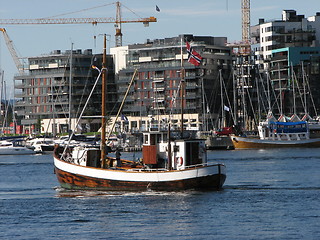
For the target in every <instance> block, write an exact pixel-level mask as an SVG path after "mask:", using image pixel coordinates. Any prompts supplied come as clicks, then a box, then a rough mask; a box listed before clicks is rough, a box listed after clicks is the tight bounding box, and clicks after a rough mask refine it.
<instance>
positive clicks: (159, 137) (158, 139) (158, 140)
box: [157, 134, 161, 143]
mask: <svg viewBox="0 0 320 240" xmlns="http://www.w3.org/2000/svg"><path fill="white" fill-rule="evenodd" d="M160 142H161V134H157V143H160Z"/></svg>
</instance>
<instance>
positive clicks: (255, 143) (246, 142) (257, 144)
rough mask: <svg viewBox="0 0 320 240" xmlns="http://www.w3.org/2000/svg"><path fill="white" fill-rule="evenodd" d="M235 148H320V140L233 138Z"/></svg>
mask: <svg viewBox="0 0 320 240" xmlns="http://www.w3.org/2000/svg"><path fill="white" fill-rule="evenodd" d="M231 140H232V142H233V145H234V147H235V148H236V149H237V148H280V147H285V148H290V147H320V138H317V139H314V138H311V139H305V140H294V141H288V140H286V141H284V140H283V141H280V140H262V139H258V138H249V137H238V136H231Z"/></svg>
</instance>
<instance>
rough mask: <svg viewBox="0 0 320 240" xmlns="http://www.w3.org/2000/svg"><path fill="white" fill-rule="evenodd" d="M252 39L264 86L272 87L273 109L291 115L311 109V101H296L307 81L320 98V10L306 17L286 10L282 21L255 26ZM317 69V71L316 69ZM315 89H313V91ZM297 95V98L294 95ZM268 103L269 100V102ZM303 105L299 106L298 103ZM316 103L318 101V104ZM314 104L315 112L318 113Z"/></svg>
mask: <svg viewBox="0 0 320 240" xmlns="http://www.w3.org/2000/svg"><path fill="white" fill-rule="evenodd" d="M251 42H252V50H253V52H254V63H255V66H256V67H257V69H259V74H261V79H263V81H264V82H263V83H262V84H264V89H267V88H268V87H269V89H270V91H274V93H271V94H270V95H269V97H270V96H271V98H272V99H269V101H272V104H271V105H272V106H273V109H272V111H273V112H275V113H277V114H279V115H281V114H284V115H288V116H291V115H293V114H295V113H297V112H298V114H300V115H303V114H304V113H305V112H307V109H306V108H307V105H309V107H308V112H309V110H311V108H310V106H311V104H310V101H311V100H309V104H307V103H305V102H306V101H304V103H302V101H296V100H298V99H295V98H300V99H301V96H299V95H298V94H297V93H299V92H300V93H301V92H303V91H305V92H306V90H305V89H303V85H302V83H303V81H304V83H305V85H304V87H305V86H306V84H307V82H308V84H309V86H310V90H308V91H307V92H309V96H311V95H312V96H313V100H312V101H318V100H317V99H318V98H319V97H320V96H319V95H318V91H317V90H316V89H318V88H319V87H320V86H319V81H317V80H316V79H317V78H319V77H320V76H319V75H316V72H317V71H318V70H317V69H318V65H317V59H318V56H319V47H320V13H316V14H315V15H314V16H311V17H307V18H306V17H305V16H304V15H297V13H296V11H295V10H283V11H282V18H281V20H268V21H266V20H264V19H260V20H259V24H257V25H255V26H252V27H251ZM312 70H313V71H312ZM311 91H312V92H311ZM294 96H295V97H294ZM266 105H267V103H266ZM298 105H299V106H298ZM314 105H315V104H314ZM315 106H316V107H313V110H312V114H315V115H317V112H318V111H319V110H320V109H318V110H316V109H315V108H318V107H317V105H315Z"/></svg>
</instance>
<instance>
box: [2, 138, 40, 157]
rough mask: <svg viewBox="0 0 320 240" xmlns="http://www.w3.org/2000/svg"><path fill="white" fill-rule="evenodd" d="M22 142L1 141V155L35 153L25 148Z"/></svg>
mask: <svg viewBox="0 0 320 240" xmlns="http://www.w3.org/2000/svg"><path fill="white" fill-rule="evenodd" d="M22 143H23V141H21V140H12V141H9V140H2V141H0V155H28V154H34V153H35V152H34V151H33V150H31V149H29V148H27V147H26V146H24V145H23V144H22Z"/></svg>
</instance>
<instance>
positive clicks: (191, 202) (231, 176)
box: [0, 149, 320, 240]
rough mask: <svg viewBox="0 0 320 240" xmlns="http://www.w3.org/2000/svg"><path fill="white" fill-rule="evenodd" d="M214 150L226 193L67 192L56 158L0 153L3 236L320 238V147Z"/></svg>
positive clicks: (0, 235) (0, 230) (0, 224)
mask: <svg viewBox="0 0 320 240" xmlns="http://www.w3.org/2000/svg"><path fill="white" fill-rule="evenodd" d="M208 153H209V154H208V156H209V159H211V160H214V159H216V160H217V161H218V162H223V163H225V164H226V165H227V170H228V172H227V180H226V182H225V186H224V189H223V190H221V191H203V192H202V191H183V192H168V193H163V192H150V191H147V192H139V193H124V192H111V193H107V192H81V191H64V190H62V189H61V188H59V186H58V183H57V180H56V177H55V175H54V173H53V160H52V156H51V155H34V156H0V216H1V218H0V239H77V240H79V239H255V240H256V239H277V240H278V239H286V240H287V239H299V240H301V239H320V149H273V150H271V149H268V150H229V151H211V152H208ZM123 155H129V156H130V155H132V153H123ZM137 156H139V155H136V157H137Z"/></svg>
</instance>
